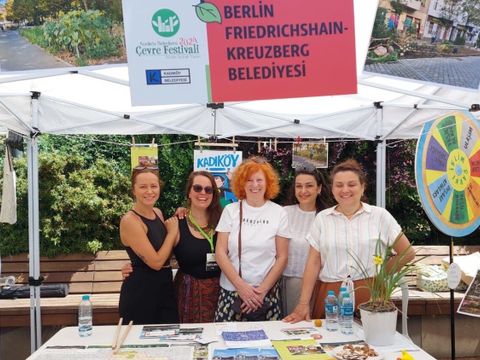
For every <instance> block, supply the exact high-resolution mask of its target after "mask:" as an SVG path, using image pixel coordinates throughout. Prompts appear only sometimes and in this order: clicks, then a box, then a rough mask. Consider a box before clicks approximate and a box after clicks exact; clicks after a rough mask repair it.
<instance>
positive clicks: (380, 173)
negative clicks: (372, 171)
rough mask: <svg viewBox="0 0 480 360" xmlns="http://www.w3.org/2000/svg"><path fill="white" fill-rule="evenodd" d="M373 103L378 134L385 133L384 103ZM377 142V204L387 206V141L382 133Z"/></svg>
mask: <svg viewBox="0 0 480 360" xmlns="http://www.w3.org/2000/svg"><path fill="white" fill-rule="evenodd" d="M373 105H374V106H375V108H376V117H377V134H383V104H382V102H380V101H376V102H374V104H373ZM375 142H376V144H377V149H376V150H377V169H376V180H377V187H376V191H377V194H376V205H377V206H380V207H383V208H385V187H386V186H385V184H386V181H385V179H386V176H385V171H386V158H387V156H386V141H385V139H382V138H381V137H380V135H377V137H376V140H375Z"/></svg>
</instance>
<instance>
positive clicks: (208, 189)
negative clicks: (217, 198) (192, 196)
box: [192, 184, 213, 195]
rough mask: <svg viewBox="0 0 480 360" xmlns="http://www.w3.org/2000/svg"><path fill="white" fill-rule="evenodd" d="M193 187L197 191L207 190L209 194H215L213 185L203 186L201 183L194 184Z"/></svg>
mask: <svg viewBox="0 0 480 360" xmlns="http://www.w3.org/2000/svg"><path fill="white" fill-rule="evenodd" d="M192 189H193V191H195V192H196V193H199V194H200V193H201V192H202V191H203V190H205V194H208V195H211V194H213V187H211V186H205V187H203V186H202V185H199V184H195V185H193V186H192Z"/></svg>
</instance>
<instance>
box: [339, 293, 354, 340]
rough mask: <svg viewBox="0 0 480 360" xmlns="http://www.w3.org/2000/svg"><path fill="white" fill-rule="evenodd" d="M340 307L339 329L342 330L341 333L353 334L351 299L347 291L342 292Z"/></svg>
mask: <svg viewBox="0 0 480 360" xmlns="http://www.w3.org/2000/svg"><path fill="white" fill-rule="evenodd" d="M340 308H341V314H342V315H341V317H342V321H341V322H340V330H341V331H342V334H345V335H351V334H353V304H352V299H351V298H350V294H349V293H348V292H346V293H344V294H343V299H342V303H341V306H340Z"/></svg>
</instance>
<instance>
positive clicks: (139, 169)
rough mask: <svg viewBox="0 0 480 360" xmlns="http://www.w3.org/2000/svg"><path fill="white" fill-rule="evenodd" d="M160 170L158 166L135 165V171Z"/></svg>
mask: <svg viewBox="0 0 480 360" xmlns="http://www.w3.org/2000/svg"><path fill="white" fill-rule="evenodd" d="M142 170H158V166H135V167H134V168H133V171H142Z"/></svg>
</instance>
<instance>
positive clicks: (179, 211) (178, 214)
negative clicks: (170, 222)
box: [173, 207, 187, 220]
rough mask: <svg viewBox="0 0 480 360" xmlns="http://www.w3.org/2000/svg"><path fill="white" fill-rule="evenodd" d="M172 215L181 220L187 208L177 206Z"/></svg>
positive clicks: (185, 214)
mask: <svg viewBox="0 0 480 360" xmlns="http://www.w3.org/2000/svg"><path fill="white" fill-rule="evenodd" d="M173 216H176V217H178V218H179V219H180V220H182V219H183V218H184V217H185V216H187V208H184V207H179V208H177V210H176V211H175V214H173Z"/></svg>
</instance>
